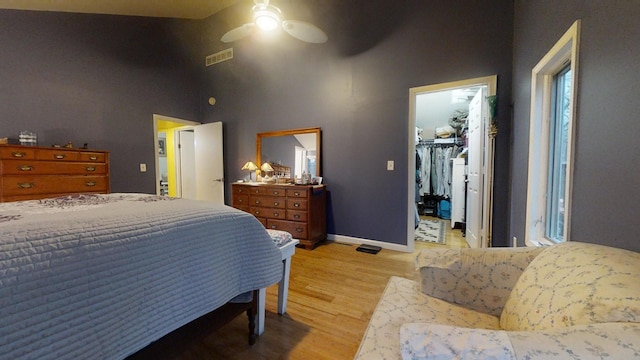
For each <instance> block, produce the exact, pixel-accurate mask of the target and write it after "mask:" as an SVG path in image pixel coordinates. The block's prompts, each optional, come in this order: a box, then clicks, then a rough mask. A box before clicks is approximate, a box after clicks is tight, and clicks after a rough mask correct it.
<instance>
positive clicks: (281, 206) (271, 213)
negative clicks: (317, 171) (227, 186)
mask: <svg viewBox="0 0 640 360" xmlns="http://www.w3.org/2000/svg"><path fill="white" fill-rule="evenodd" d="M231 188H232V194H233V195H232V197H233V199H232V205H233V207H235V208H236V209H240V210H243V211H246V212H248V213H250V214H253V215H254V216H255V217H256V218H257V219H258V220H260V222H261V223H262V225H264V227H265V228H267V229H274V230H283V231H286V232H289V233H291V235H292V236H293V238H294V239H298V240H299V241H300V245H302V246H304V248H305V249H313V248H314V247H315V246H316V245H317V244H318V243H319V242H320V241H322V240H324V239H325V238H326V237H327V225H326V223H327V221H326V201H327V200H326V199H327V196H326V186H325V185H275V184H261V183H233V184H232V185H231Z"/></svg>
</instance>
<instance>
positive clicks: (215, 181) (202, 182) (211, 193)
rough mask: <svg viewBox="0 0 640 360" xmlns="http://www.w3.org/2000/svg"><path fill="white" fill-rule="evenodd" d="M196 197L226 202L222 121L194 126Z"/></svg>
mask: <svg viewBox="0 0 640 360" xmlns="http://www.w3.org/2000/svg"><path fill="white" fill-rule="evenodd" d="M193 130H194V134H195V141H194V144H195V189H196V197H195V198H196V199H197V200H205V201H211V202H214V203H217V204H224V166H223V159H224V156H223V153H222V151H223V147H222V122H215V123H210V124H203V125H198V126H194V128H193Z"/></svg>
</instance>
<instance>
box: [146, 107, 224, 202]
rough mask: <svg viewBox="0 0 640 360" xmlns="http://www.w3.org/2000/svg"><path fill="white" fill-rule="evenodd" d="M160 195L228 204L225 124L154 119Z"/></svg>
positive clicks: (158, 116) (157, 189)
mask: <svg viewBox="0 0 640 360" xmlns="http://www.w3.org/2000/svg"><path fill="white" fill-rule="evenodd" d="M153 129H154V140H155V147H156V152H155V153H156V194H158V195H168V196H172V197H182V198H189V199H195V200H203V201H210V202H213V203H216V204H224V154H223V139H222V138H223V131H222V122H214V123H208V124H200V123H196V122H193V121H189V120H183V119H177V118H170V117H166V116H161V115H155V114H154V116H153Z"/></svg>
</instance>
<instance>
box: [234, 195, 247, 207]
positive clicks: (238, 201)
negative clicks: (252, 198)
mask: <svg viewBox="0 0 640 360" xmlns="http://www.w3.org/2000/svg"><path fill="white" fill-rule="evenodd" d="M233 207H234V208H238V209H239V208H241V207H247V208H248V207H249V195H234V196H233ZM245 211H246V210H245Z"/></svg>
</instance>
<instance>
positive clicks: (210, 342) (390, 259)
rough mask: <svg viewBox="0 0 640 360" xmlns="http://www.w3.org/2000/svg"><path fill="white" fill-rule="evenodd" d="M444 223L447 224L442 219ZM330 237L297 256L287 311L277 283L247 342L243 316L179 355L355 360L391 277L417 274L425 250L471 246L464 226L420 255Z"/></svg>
mask: <svg viewBox="0 0 640 360" xmlns="http://www.w3.org/2000/svg"><path fill="white" fill-rule="evenodd" d="M445 223H446V224H447V225H448V224H449V222H448V221H446V222H445ZM356 247H357V245H349V244H341V243H336V242H328V243H324V244H321V245H320V246H318V247H317V248H316V249H314V250H312V251H309V250H303V249H297V250H296V254H295V255H294V256H293V258H292V264H291V278H290V285H289V301H288V305H287V313H286V314H285V315H277V313H276V301H277V287H276V286H272V287H270V288H268V289H267V304H266V306H267V314H266V325H265V332H264V334H263V335H261V336H260V337H259V338H258V340H257V342H256V344H255V345H253V346H249V345H248V344H247V317H246V316H244V315H243V316H239V317H237V318H236V319H235V320H233V321H232V322H231V323H229V324H227V325H226V326H224V327H222V328H221V329H220V330H218V331H217V332H216V333H214V334H212V335H210V336H208V337H207V338H205V339H204V340H203V341H199V342H197V343H195V344H193V345H192V346H190V347H189V348H188V350H187V351H185V352H184V353H183V354H182V355H181V356H180V357H179V359H188V360H191V359H194V360H195V359H243V360H244V359H332V360H338V359H353V357H354V355H355V354H356V352H357V350H358V346H359V344H360V340H361V339H362V336H363V334H364V331H365V329H366V327H367V324H368V322H369V318H370V317H371V314H372V312H373V310H374V308H375V306H376V304H377V303H378V300H379V299H380V296H381V294H382V291H383V290H384V288H385V286H386V284H387V281H388V280H389V277H390V276H394V275H395V276H403V277H407V278H411V279H413V278H414V274H415V272H414V265H413V259H414V257H415V254H416V253H417V252H418V251H420V250H421V249H425V248H432V247H458V248H460V247H467V244H466V242H465V240H464V238H463V237H462V236H461V231H460V230H451V228H450V226H448V227H447V232H446V245H437V244H431V243H425V242H416V246H415V248H416V252H414V253H413V254H411V253H403V252H397V251H391V250H384V249H383V250H382V251H380V252H379V253H378V254H376V255H371V254H366V253H362V252H358V251H356Z"/></svg>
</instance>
